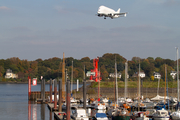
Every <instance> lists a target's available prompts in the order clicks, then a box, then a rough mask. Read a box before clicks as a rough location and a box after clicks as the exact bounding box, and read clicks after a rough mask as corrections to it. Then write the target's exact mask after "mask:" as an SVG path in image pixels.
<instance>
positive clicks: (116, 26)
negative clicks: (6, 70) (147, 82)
mask: <svg viewBox="0 0 180 120" xmlns="http://www.w3.org/2000/svg"><path fill="white" fill-rule="evenodd" d="M101 5H104V6H107V7H109V8H112V9H114V10H115V11H117V10H118V8H121V12H128V14H127V16H126V17H120V18H116V19H111V18H107V19H106V20H105V19H104V18H103V17H98V16H96V14H97V10H98V8H99V6H101ZM179 11H180V0H2V1H1V2H0V59H7V58H11V57H19V58H20V59H27V60H29V61H30V60H36V59H38V58H41V59H43V60H44V59H49V58H52V57H59V58H62V57H63V52H64V53H65V57H73V58H75V59H81V58H83V57H90V58H91V59H93V58H96V57H97V56H99V57H101V56H102V55H103V54H105V53H118V54H120V55H121V56H123V57H125V58H126V59H127V60H131V59H132V57H135V56H136V57H140V58H147V57H153V58H156V57H161V58H164V59H171V60H175V59H176V58H175V56H176V50H175V47H178V46H180V15H179Z"/></svg>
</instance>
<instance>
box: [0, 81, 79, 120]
mask: <svg viewBox="0 0 180 120" xmlns="http://www.w3.org/2000/svg"><path fill="white" fill-rule="evenodd" d="M73 86H74V87H73V88H74V89H76V87H75V86H76V84H74V85H73ZM79 87H82V84H81V85H79ZM45 89H46V91H49V84H46V85H45ZM40 90H41V86H40V84H38V85H37V86H31V91H40ZM28 109H29V110H28ZM28 111H29V112H28ZM28 113H29V114H28ZM28 118H29V120H54V117H53V114H51V113H50V111H49V109H48V107H47V105H46V104H33V103H30V104H28V84H0V120H28Z"/></svg>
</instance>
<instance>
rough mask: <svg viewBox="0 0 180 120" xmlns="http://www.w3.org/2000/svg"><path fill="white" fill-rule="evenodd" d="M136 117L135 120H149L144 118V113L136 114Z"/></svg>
mask: <svg viewBox="0 0 180 120" xmlns="http://www.w3.org/2000/svg"><path fill="white" fill-rule="evenodd" d="M137 114H138V117H136V118H135V120H149V118H148V117H146V112H138V113H137Z"/></svg>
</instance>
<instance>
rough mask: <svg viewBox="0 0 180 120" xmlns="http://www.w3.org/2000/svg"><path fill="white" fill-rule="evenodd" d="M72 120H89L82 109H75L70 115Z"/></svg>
mask: <svg viewBox="0 0 180 120" xmlns="http://www.w3.org/2000/svg"><path fill="white" fill-rule="evenodd" d="M72 118H74V119H75V120H89V118H88V115H87V113H86V110H85V109H83V108H77V109H76V110H75V111H74V112H73V113H72Z"/></svg>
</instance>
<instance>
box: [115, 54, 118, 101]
mask: <svg viewBox="0 0 180 120" xmlns="http://www.w3.org/2000/svg"><path fill="white" fill-rule="evenodd" d="M115 75H116V102H117V104H118V84H117V65H116V57H115Z"/></svg>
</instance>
